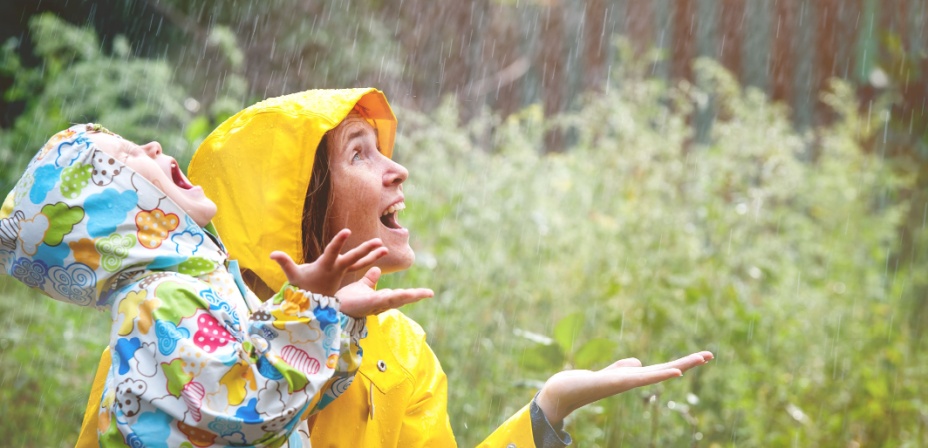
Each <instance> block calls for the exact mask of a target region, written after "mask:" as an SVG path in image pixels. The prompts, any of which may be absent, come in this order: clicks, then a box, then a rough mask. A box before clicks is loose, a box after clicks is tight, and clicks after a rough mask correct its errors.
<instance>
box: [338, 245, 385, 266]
mask: <svg viewBox="0 0 928 448" xmlns="http://www.w3.org/2000/svg"><path fill="white" fill-rule="evenodd" d="M388 253H390V251H389V249H387V248H386V247H381V248H378V249H377V250H375V251H373V252H371V253H369V254H367V255H365V256H364V258H362V259H360V260H358V261H356V262H355V263H354V264H352V265H351V266H348V268H347V269H346V270H347V271H348V272H354V271H360V270H361V269H364V268H367V267H370V265H372V264H374V262H375V261H377V260H379V259H381V258H383V257H385V256H386V255H387V254H388Z"/></svg>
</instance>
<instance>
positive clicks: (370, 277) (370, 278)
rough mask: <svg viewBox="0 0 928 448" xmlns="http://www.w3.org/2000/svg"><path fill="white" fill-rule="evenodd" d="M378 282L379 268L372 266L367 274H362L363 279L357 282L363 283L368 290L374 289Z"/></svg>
mask: <svg viewBox="0 0 928 448" xmlns="http://www.w3.org/2000/svg"><path fill="white" fill-rule="evenodd" d="M378 280H380V268H378V267H376V266H374V267H372V268H370V269H368V270H367V272H365V273H364V277H363V278H361V280H358V281H360V282H361V283H363V284H364V285H365V286H367V287H368V288H371V289H374V287H375V286H377V281H378Z"/></svg>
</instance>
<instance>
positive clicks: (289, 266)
mask: <svg viewBox="0 0 928 448" xmlns="http://www.w3.org/2000/svg"><path fill="white" fill-rule="evenodd" d="M271 260H274V261H276V262H277V264H279V265H280V269H281V270H282V271H284V275H286V276H287V280H290V279H292V278H295V277H296V271H297V264H296V263H295V262H294V261H293V259H292V258H290V256H289V255H287V254H286V253H285V252H281V251H279V250H275V251H274V252H271Z"/></svg>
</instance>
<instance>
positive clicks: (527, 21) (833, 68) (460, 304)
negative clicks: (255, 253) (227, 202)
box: [0, 0, 928, 447]
mask: <svg viewBox="0 0 928 448" xmlns="http://www.w3.org/2000/svg"><path fill="white" fill-rule="evenodd" d="M926 25H928V2H926V1H925V0H890V1H877V0H846V1H842V0H815V1H813V0H774V1H748V0H717V1H716V0H676V1H674V0H653V1H648V0H587V1H581V0H474V1H458V2H453V1H433V0H378V1H374V0H351V1H309V0H305V1H304V0H299V1H298V0H265V1H258V0H238V1H234V2H228V1H218V0H212V1H210V0H148V1H131V0H110V1H88V0H43V1H41V2H4V3H3V4H2V5H0V45H2V47H0V93H2V99H0V164H2V165H0V166H2V173H0V190H2V191H4V192H5V191H9V190H10V189H11V188H12V186H13V185H14V184H15V182H16V180H17V179H18V178H19V175H20V174H21V172H22V170H23V168H24V167H25V164H26V163H27V162H28V160H29V159H30V158H31V157H32V156H33V155H34V153H35V151H36V150H37V149H38V147H39V146H40V145H41V144H42V143H43V142H44V141H45V140H46V139H47V138H48V137H49V136H50V135H52V134H53V133H54V132H56V131H57V130H60V129H62V128H64V127H66V126H67V125H68V123H71V122H87V121H95V122H99V123H102V124H104V125H106V126H107V127H109V128H110V129H112V130H114V131H115V132H118V133H120V134H122V135H124V136H125V137H127V138H129V139H134V140H136V141H149V140H158V141H160V142H161V143H162V144H163V146H164V147H165V149H166V151H168V152H170V153H172V155H174V156H175V157H177V158H178V159H179V160H181V161H182V162H183V163H184V165H186V161H187V160H189V157H190V155H191V154H192V152H193V150H194V149H195V148H196V146H197V145H198V144H199V142H200V141H202V139H203V138H204V137H205V136H206V135H207V134H208V133H209V132H210V130H212V129H213V128H214V127H215V126H217V125H218V124H219V123H221V122H222V120H224V119H225V118H227V117H228V116H230V115H231V114H233V113H235V112H237V111H238V110H240V109H241V108H243V107H245V106H248V105H250V104H252V103H254V102H256V101H259V100H261V99H263V98H267V97H271V96H277V95H280V94H284V93H290V92H295V91H299V90H302V89H308V88H324V87H330V88H335V87H356V86H375V87H378V88H380V89H381V90H384V91H385V93H386V94H387V97H388V98H389V99H390V101H391V103H392V104H393V105H394V107H395V109H396V113H397V116H398V118H399V120H400V123H399V124H400V127H399V133H398V137H397V151H396V154H395V156H396V158H397V160H399V161H400V162H401V163H403V164H405V165H406V166H407V167H408V168H409V169H410V172H411V177H410V179H409V180H408V182H407V184H406V195H407V204H408V205H409V207H408V209H407V211H406V212H405V213H404V215H403V216H402V217H401V221H402V222H403V224H404V225H405V226H407V227H409V228H410V229H411V231H412V235H413V241H412V244H413V246H414V248H415V249H416V252H417V255H418V257H417V262H416V265H415V266H414V267H413V268H412V269H411V270H409V271H407V272H405V273H402V274H397V275H393V276H390V278H387V279H385V280H384V282H383V283H385V284H387V286H428V287H431V288H433V289H434V290H435V291H436V297H435V298H434V299H431V300H430V301H427V302H426V303H420V304H416V305H413V306H410V307H407V308H406V309H404V311H405V312H407V313H408V314H410V315H411V316H412V317H413V318H414V319H416V320H417V321H418V322H419V323H420V324H422V326H423V327H424V328H425V329H426V331H427V332H428V334H429V342H430V344H431V345H432V347H433V349H434V350H435V352H436V354H437V355H438V357H439V359H441V361H442V364H443V366H444V368H445V370H446V372H447V373H448V375H449V401H450V403H449V412H450V416H451V424H452V426H453V428H454V430H455V434H456V435H457V437H458V442H459V444H460V445H461V446H473V445H475V444H477V443H478V442H479V441H480V440H482V439H483V438H484V437H485V436H486V435H488V434H489V433H490V431H492V429H493V428H495V427H496V426H497V425H498V424H500V423H501V422H502V421H503V420H505V419H506V418H507V417H508V416H509V415H511V413H512V412H514V411H516V410H517V409H519V408H520V407H522V406H523V405H524V404H525V403H527V402H528V401H529V400H530V399H531V398H532V396H533V395H534V393H535V391H536V390H537V388H538V387H540V385H541V384H542V383H543V381H544V380H545V379H546V378H547V377H548V376H550V375H551V374H552V373H554V372H557V371H559V370H561V369H564V368H592V369H595V368H601V367H604V366H605V365H608V364H609V363H610V362H611V361H612V360H615V359H619V358H623V357H628V356H635V357H638V358H640V359H641V360H642V361H644V362H645V363H654V362H660V361H665V360H667V359H670V358H674V357H677V356H680V355H683V354H686V353H690V352H692V351H695V350H700V349H710V350H713V351H714V352H715V353H716V356H717V360H716V361H714V362H713V363H712V364H710V365H709V366H707V367H703V368H701V369H697V370H696V371H691V372H689V373H687V374H686V375H685V376H684V377H683V378H682V379H679V380H675V381H670V382H667V383H664V384H661V385H658V386H654V387H649V388H645V389H642V390H636V391H632V392H629V393H626V394H623V395H621V396H618V397H614V398H611V399H607V400H604V401H602V402H600V403H597V404H596V405H593V406H588V407H586V408H584V409H582V410H580V411H578V412H576V413H575V414H574V415H573V417H572V419H571V420H570V421H569V422H568V429H569V430H570V432H571V433H572V435H573V436H574V439H575V440H576V443H577V445H578V446H582V447H588V446H601V447H618V446H629V447H638V446H708V447H716V446H719V447H721V446H835V447H858V446H896V447H916V446H926V445H928V389H926V387H925V378H928V346H926V343H925V337H926V328H928V226H926V221H928V116H926V109H925V108H926V100H928V34H926V28H928V26H926ZM245 175H247V174H245ZM0 326H2V328H3V331H2V335H0V365H2V366H3V368H2V369H0V416H2V417H0V440H2V441H3V444H4V445H8V446H43V447H44V446H71V445H72V444H73V443H74V441H75V440H76V437H77V433H78V431H79V426H80V422H81V418H82V413H83V409H84V406H85V404H86V398H87V395H88V393H89V387H90V382H91V379H92V376H93V373H94V371H95V368H96V361H97V359H98V355H99V353H100V350H101V349H102V347H104V346H105V345H106V342H107V339H108V336H107V334H108V327H109V317H108V316H106V315H105V314H102V313H97V312H94V311H89V310H83V309H78V308H76V307H73V306H68V305H64V304H59V303H57V302H54V301H53V300H51V299H48V298H45V297H43V296H40V295H38V294H36V293H35V292H33V291H31V290H29V289H27V288H25V287H24V286H22V285H20V284H17V283H15V282H14V281H12V280H11V279H10V278H8V277H3V278H0Z"/></svg>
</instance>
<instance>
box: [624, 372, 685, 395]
mask: <svg viewBox="0 0 928 448" xmlns="http://www.w3.org/2000/svg"><path fill="white" fill-rule="evenodd" d="M681 376H683V372H682V371H680V370H679V369H663V370H653V371H645V370H642V371H640V372H638V373H635V374H633V375H631V376H630V377H628V378H627V381H628V382H627V383H626V384H628V385H631V387H630V388H629V389H634V388H636V387H642V386H649V385H651V384H657V383H660V382H662V381H667V380H669V379H671V378H679V377H681ZM626 390H628V389H626Z"/></svg>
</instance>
